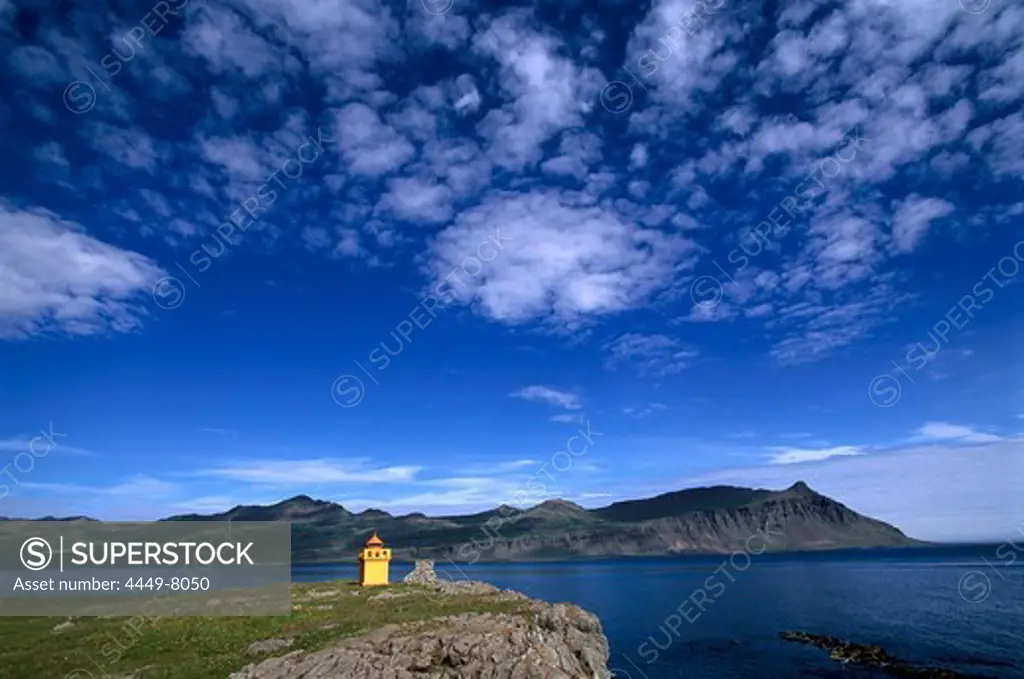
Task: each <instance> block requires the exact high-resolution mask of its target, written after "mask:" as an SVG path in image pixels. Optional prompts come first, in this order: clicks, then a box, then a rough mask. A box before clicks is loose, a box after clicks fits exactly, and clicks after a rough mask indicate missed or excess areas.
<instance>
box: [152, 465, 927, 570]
mask: <svg viewBox="0 0 1024 679" xmlns="http://www.w3.org/2000/svg"><path fill="white" fill-rule="evenodd" d="M164 520H165V521H223V520H232V521H291V522H292V552H293V560H294V561H295V562H298V563H302V562H323V561H347V560H351V559H354V558H355V557H356V555H357V553H358V551H359V549H360V548H361V547H362V545H363V543H364V542H365V541H366V539H367V538H368V537H369V536H370V534H371V533H373V532H374V531H376V532H377V533H378V534H379V535H380V536H381V538H382V539H383V540H384V541H385V543H386V544H387V546H388V547H391V548H392V550H393V552H392V553H393V555H394V558H395V559H398V560H412V559H417V558H431V559H442V560H444V559H450V560H452V561H454V562H476V561H519V560H539V559H566V558H585V557H610V556H654V555H667V554H686V553H690V554H721V553H729V552H733V551H738V550H743V549H747V550H749V551H752V552H754V553H760V552H761V551H762V546H763V548H764V550H766V551H795V550H823V549H840V548H851V547H911V546H919V545H923V544H925V543H923V542H920V541H918V540H914V539H912V538H909V537H907V536H906V535H904V534H903V532H902V531H900V530H899V529H898V528H896V527H894V526H891V525H889V524H887V523H884V522H882V521H878V520H876V519H872V518H869V517H866V516H863V515H862V514H858V513H857V512H855V511H853V510H852V509H850V508H848V507H846V506H845V505H843V504H841V503H839V502H837V501H835V500H833V499H831V498H828V497H826V496H824V495H822V494H820V493H817V492H815V491H814V490H812V489H811V488H809V487H808V486H807V484H805V483H803V482H802V481H801V482H797V483H795V484H793V485H792V486H791V487H789V488H787V489H786V490H782V491H772V490H763V489H753V488H741V487H735V486H712V487H707V488H691V489H687V490H680V491H676V492H671V493H665V494H663V495H658V496H656V497H652V498H647V499H642V500H629V501H623V502H616V503H613V504H611V505H608V506H607V507H602V508H599V509H584V508H583V507H580V506H579V505H577V504H574V503H572V502H567V501H565V500H548V501H545V502H542V503H540V504H538V505H536V506H534V507H531V508H529V509H525V510H522V509H518V508H515V507H511V506H509V505H501V506H499V507H497V508H495V509H492V510H488V511H484V512H480V513H477V514H470V515H466V516H439V517H428V516H425V515H424V514H420V513H414V514H406V515H402V516H393V515H391V514H389V513H387V512H384V511H381V510H377V509H367V510H365V511H362V512H359V513H353V512H350V511H348V510H347V509H345V508H344V507H343V506H341V505H339V504H336V503H333V502H327V501H323V500H314V499H313V498H311V497H308V496H306V495H299V496H296V497H293V498H290V499H288V500H284V501H282V502H279V503H277V504H274V505H269V506H238V507H235V508H234V509H231V510H228V511H226V512H222V513H219V514H211V515H200V514H189V515H182V516H173V517H169V518H168V519H164Z"/></svg>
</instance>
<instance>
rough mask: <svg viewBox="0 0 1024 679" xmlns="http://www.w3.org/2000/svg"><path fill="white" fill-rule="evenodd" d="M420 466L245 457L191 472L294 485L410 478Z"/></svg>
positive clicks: (402, 480)
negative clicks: (243, 460) (376, 465)
mask: <svg viewBox="0 0 1024 679" xmlns="http://www.w3.org/2000/svg"><path fill="white" fill-rule="evenodd" d="M420 470H422V467H419V466H415V465H405V466H392V467H373V466H371V465H369V464H367V461H366V460H359V459H352V460H337V459H319V460H249V461H245V462H239V463H235V464H229V465H221V466H218V467H211V468H208V469H200V470H199V471H196V472H194V473H193V474H192V476H198V477H210V478H219V479H228V480H231V481H239V482H242V483H252V484H258V485H266V486H296V485H303V484H310V485H312V484H329V483H404V482H408V481H412V480H413V479H414V478H415V477H416V474H417V473H419V471H420Z"/></svg>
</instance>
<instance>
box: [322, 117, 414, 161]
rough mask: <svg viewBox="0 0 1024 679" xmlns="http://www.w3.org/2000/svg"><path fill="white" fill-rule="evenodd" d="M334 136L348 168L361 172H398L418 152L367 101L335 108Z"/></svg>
mask: <svg viewBox="0 0 1024 679" xmlns="http://www.w3.org/2000/svg"><path fill="white" fill-rule="evenodd" d="M334 137H335V138H336V139H337V140H338V145H339V147H340V148H341V150H342V153H343V154H344V157H345V161H346V165H347V169H348V171H349V172H351V173H353V174H357V175H367V176H371V177H375V176H379V175H383V174H387V173H389V172H394V171H395V170H398V169H399V168H400V167H401V166H402V165H404V164H405V163H407V162H408V161H409V160H411V159H412V158H413V156H415V155H416V149H415V148H413V146H412V144H410V143H409V142H408V140H406V138H405V137H403V136H402V135H400V134H398V132H396V131H395V130H394V128H392V127H390V126H389V125H385V124H384V123H382V122H381V120H380V117H379V116H378V115H377V112H376V111H374V110H373V109H372V108H370V107H369V106H366V105H365V104H349V105H348V106H345V107H344V108H342V109H340V110H337V111H336V112H335V120H334Z"/></svg>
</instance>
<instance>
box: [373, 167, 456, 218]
mask: <svg viewBox="0 0 1024 679" xmlns="http://www.w3.org/2000/svg"><path fill="white" fill-rule="evenodd" d="M389 186H390V190H389V191H388V192H387V193H386V194H384V195H383V196H382V197H381V201H380V203H379V206H378V207H379V208H381V209H383V210H387V211H390V212H391V213H393V214H394V215H396V216H397V217H399V218H401V219H404V220H405V221H408V222H413V223H425V224H430V223H441V222H447V221H448V220H449V219H450V218H451V214H452V205H451V203H452V192H451V189H449V188H448V187H447V186H445V185H444V184H436V183H431V182H427V181H424V180H422V179H420V178H417V177H395V178H393V179H391V180H390V182H389Z"/></svg>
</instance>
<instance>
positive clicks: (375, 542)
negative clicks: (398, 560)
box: [366, 531, 384, 547]
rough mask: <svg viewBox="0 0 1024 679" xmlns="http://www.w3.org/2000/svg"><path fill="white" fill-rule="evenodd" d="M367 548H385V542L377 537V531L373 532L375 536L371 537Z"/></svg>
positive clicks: (367, 542)
mask: <svg viewBox="0 0 1024 679" xmlns="http://www.w3.org/2000/svg"><path fill="white" fill-rule="evenodd" d="M366 546H367V547H383V546H384V542H383V541H382V540H381V539H380V538H379V537H377V531H373V535H371V536H370V539H369V540H367V541H366Z"/></svg>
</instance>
